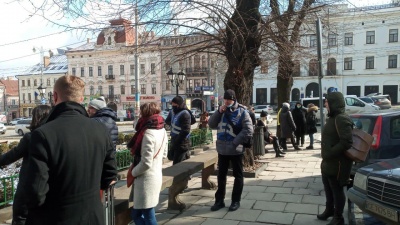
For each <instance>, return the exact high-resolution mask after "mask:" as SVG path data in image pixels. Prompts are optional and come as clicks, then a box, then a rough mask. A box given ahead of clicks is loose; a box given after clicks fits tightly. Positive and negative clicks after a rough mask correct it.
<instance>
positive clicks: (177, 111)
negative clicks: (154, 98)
mask: <svg viewBox="0 0 400 225" xmlns="http://www.w3.org/2000/svg"><path fill="white" fill-rule="evenodd" d="M171 102H172V110H171V111H170V113H169V114H168V117H167V119H165V123H167V124H168V125H170V126H171V148H170V149H171V151H170V152H168V159H169V160H172V161H173V164H174V165H175V164H177V163H179V162H182V161H183V160H186V159H188V158H190V152H189V148H190V140H189V136H190V127H191V125H192V124H194V123H196V118H194V116H193V115H192V113H191V112H190V110H188V109H187V107H186V104H185V103H184V101H183V98H182V97H181V96H176V97H175V98H173V99H172V101H171Z"/></svg>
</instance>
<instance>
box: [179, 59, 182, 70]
mask: <svg viewBox="0 0 400 225" xmlns="http://www.w3.org/2000/svg"><path fill="white" fill-rule="evenodd" d="M179 69H180V70H183V60H179Z"/></svg>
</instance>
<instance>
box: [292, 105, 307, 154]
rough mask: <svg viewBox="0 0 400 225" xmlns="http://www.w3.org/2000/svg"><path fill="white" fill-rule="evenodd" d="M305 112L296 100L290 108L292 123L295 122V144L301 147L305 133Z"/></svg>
mask: <svg viewBox="0 0 400 225" xmlns="http://www.w3.org/2000/svg"><path fill="white" fill-rule="evenodd" d="M306 113H307V110H306V109H304V108H303V106H302V105H301V103H300V102H296V106H295V107H294V109H293V110H292V116H293V121H294V124H296V131H295V132H294V134H295V135H296V145H297V146H299V145H300V144H301V145H300V147H303V145H304V135H305V134H306Z"/></svg>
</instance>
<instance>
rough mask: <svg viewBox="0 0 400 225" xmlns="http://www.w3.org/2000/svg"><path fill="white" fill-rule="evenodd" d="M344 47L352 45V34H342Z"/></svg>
mask: <svg viewBox="0 0 400 225" xmlns="http://www.w3.org/2000/svg"><path fill="white" fill-rule="evenodd" d="M344 45H353V33H352V32H351V33H345V34H344Z"/></svg>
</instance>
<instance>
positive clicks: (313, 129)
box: [306, 106, 318, 134]
mask: <svg viewBox="0 0 400 225" xmlns="http://www.w3.org/2000/svg"><path fill="white" fill-rule="evenodd" d="M317 111H318V106H312V107H309V108H308V109H307V114H306V127H307V134H315V133H317Z"/></svg>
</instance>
